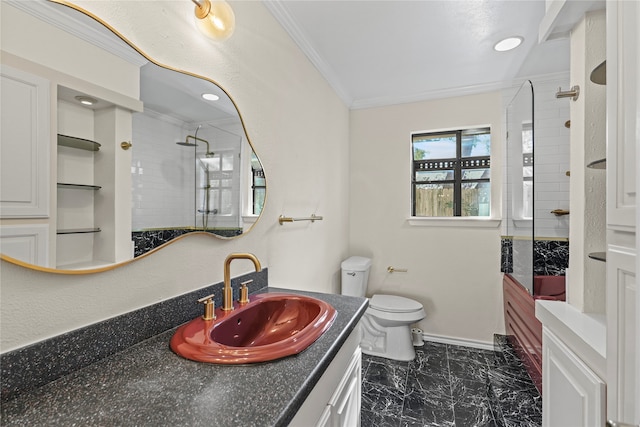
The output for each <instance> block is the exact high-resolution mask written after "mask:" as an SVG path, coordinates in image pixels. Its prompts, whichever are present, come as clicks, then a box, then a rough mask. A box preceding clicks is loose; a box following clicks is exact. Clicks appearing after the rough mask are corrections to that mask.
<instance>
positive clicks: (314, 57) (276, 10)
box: [263, 0, 353, 107]
mask: <svg viewBox="0 0 640 427" xmlns="http://www.w3.org/2000/svg"><path fill="white" fill-rule="evenodd" d="M263 4H264V5H265V7H266V8H267V10H268V11H269V12H271V14H272V15H273V17H274V18H275V19H276V21H278V22H279V23H280V25H281V26H282V28H284V30H285V31H286V32H287V33H288V34H289V36H290V37H291V38H292V39H293V41H294V42H295V43H296V44H297V45H298V47H299V48H300V50H302V52H303V53H304V54H305V55H306V56H307V58H308V59H309V61H311V63H312V64H313V65H314V66H315V67H316V69H317V70H318V71H319V72H320V74H321V75H322V76H323V77H324V79H325V80H326V81H327V83H329V85H330V86H331V87H332V88H333V90H334V91H335V93H336V94H337V95H338V97H339V98H340V99H341V100H342V102H344V104H345V105H346V106H347V107H350V106H351V104H352V102H353V97H352V96H351V95H350V94H349V91H348V90H346V89H345V88H344V86H343V85H342V84H341V83H340V79H338V77H337V76H336V74H335V72H334V71H333V68H332V67H331V66H330V65H329V64H327V63H326V62H325V61H324V60H323V59H322V57H321V56H320V54H318V52H317V51H316V50H315V49H314V47H313V46H312V44H311V43H310V42H309V41H308V40H307V38H306V37H305V35H304V32H303V31H302V30H301V29H300V27H299V26H298V24H297V23H296V22H295V20H294V19H292V18H291V15H290V14H289V12H288V11H287V8H286V7H285V1H283V0H263Z"/></svg>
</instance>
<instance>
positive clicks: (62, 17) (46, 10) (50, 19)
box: [2, 0, 149, 67]
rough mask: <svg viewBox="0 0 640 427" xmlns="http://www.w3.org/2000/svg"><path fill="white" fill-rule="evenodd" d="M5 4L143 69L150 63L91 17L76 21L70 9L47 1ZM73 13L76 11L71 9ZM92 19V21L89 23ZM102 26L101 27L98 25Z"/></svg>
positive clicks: (9, 1) (20, 0)
mask: <svg viewBox="0 0 640 427" xmlns="http://www.w3.org/2000/svg"><path fill="white" fill-rule="evenodd" d="M2 1H3V2H4V3H7V4H10V5H11V6H13V7H15V8H16V9H19V10H21V11H23V12H25V13H27V14H29V15H31V16H33V17H34V18H36V19H39V20H41V21H43V22H45V23H47V24H50V25H52V26H54V27H56V28H59V29H61V30H63V31H66V32H67V33H69V34H71V35H73V36H76V37H78V38H80V39H82V40H84V41H86V42H88V43H91V44H93V45H94V46H97V47H99V48H101V49H103V50H106V51H107V52H110V53H112V54H113V55H116V56H117V57H119V58H121V59H123V60H125V61H127V62H129V63H131V64H133V65H136V66H138V67H142V66H143V65H144V64H146V63H147V62H149V61H147V59H146V58H144V57H143V56H142V55H140V54H139V53H138V52H136V51H135V50H134V49H132V48H131V47H130V46H129V45H128V44H127V43H125V42H124V41H123V40H122V39H120V37H118V36H117V35H116V34H114V33H113V32H112V31H110V30H109V29H108V28H105V27H103V25H102V24H100V23H99V22H97V21H94V20H93V18H91V17H88V16H87V17H86V18H87V19H75V18H73V17H72V16H70V14H68V13H65V9H61V8H68V6H65V5H60V4H56V3H54V2H50V1H46V0H29V1H24V0H2ZM69 9H70V10H71V9H72V8H69ZM89 20H90V21H89ZM94 24H98V26H96V25H94Z"/></svg>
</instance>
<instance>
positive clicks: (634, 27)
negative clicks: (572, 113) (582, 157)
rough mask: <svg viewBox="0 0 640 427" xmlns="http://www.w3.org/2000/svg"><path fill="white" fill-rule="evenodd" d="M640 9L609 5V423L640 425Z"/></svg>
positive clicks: (632, 3) (629, 4) (632, 4)
mask: <svg viewBox="0 0 640 427" xmlns="http://www.w3.org/2000/svg"><path fill="white" fill-rule="evenodd" d="M639 21H640V4H639V3H638V2H636V1H629V2H627V1H608V2H607V129H608V131H607V226H608V235H607V245H608V249H607V418H608V419H610V420H613V421H617V422H623V423H627V424H631V425H633V424H640V404H638V402H640V356H639V354H640V340H639V339H638V333H640V292H638V291H637V279H636V277H637V271H638V269H639V268H640V261H639V260H638V257H637V249H638V248H639V247H640V239H639V238H638V236H637V227H638V223H639V222H640V215H638V214H639V212H638V211H637V207H636V204H637V203H636V191H637V188H639V187H640V177H639V176H638V174H637V167H638V164H640V81H639V78H638V73H639V72H640V29H638V22H639Z"/></svg>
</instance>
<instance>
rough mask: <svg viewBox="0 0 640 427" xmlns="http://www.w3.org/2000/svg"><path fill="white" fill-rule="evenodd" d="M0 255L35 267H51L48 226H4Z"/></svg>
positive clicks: (1, 229)
mask: <svg viewBox="0 0 640 427" xmlns="http://www.w3.org/2000/svg"><path fill="white" fill-rule="evenodd" d="M0 253H1V254H3V255H8V256H10V257H12V258H15V259H18V260H20V261H24V262H28V263H29V264H33V265H42V266H45V267H50V265H49V259H48V254H49V226H48V225H47V224H33V225H30V224H25V225H3V226H2V227H1V228H0Z"/></svg>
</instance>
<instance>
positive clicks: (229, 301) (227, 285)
mask: <svg viewBox="0 0 640 427" xmlns="http://www.w3.org/2000/svg"><path fill="white" fill-rule="evenodd" d="M234 259H250V260H251V261H253V265H254V267H255V269H256V271H260V270H262V266H261V265H260V261H258V258H256V256H255V255H253V254H250V253H239V254H229V256H227V259H226V260H224V293H223V294H222V310H224V311H230V310H233V296H232V291H231V271H230V270H231V261H233V260H234Z"/></svg>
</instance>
